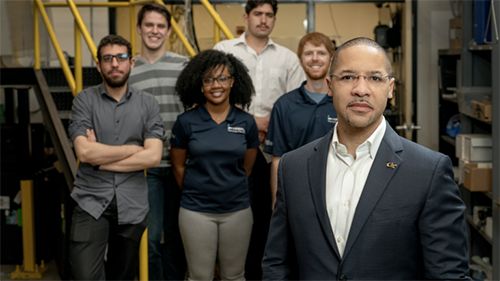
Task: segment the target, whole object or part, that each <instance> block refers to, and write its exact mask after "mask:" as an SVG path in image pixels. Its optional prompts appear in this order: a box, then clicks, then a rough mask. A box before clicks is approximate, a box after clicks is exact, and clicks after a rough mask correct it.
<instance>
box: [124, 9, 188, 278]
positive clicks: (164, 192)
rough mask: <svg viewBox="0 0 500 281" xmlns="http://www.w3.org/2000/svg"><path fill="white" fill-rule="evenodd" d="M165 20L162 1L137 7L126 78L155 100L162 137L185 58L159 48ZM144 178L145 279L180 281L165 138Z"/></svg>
mask: <svg viewBox="0 0 500 281" xmlns="http://www.w3.org/2000/svg"><path fill="white" fill-rule="evenodd" d="M170 19H171V15H170V13H169V12H168V10H167V9H166V8H165V6H163V5H162V4H158V3H152V4H146V5H144V6H143V7H142V8H141V9H140V10H139V13H138V14H137V32H138V33H139V35H140V36H141V39H142V44H141V53H140V54H138V55H136V56H134V59H135V67H134V69H132V71H131V73H130V79H129V83H130V85H132V86H133V87H134V88H137V89H140V90H143V91H146V92H148V93H151V94H152V95H153V96H154V97H155V98H156V100H158V103H159V105H160V115H161V119H162V120H163V126H164V128H165V135H166V137H170V135H171V130H172V127H173V126H174V123H175V120H176V119H177V115H179V114H180V113H181V112H183V111H184V110H183V106H182V104H181V102H180V100H179V97H177V96H176V95H175V83H176V82H177V77H178V76H179V74H180V73H181V71H182V69H184V65H185V63H187V61H188V59H187V58H186V57H184V56H181V55H178V54H175V53H172V52H168V51H165V39H166V38H168V36H169V34H170V32H171V30H172V27H171V26H170ZM147 181H148V194H149V213H148V265H149V279H150V280H162V279H165V280H183V279H184V275H185V272H186V258H185V256H184V248H183V246H182V240H181V236H180V233H179V223H178V217H179V207H180V200H181V190H180V189H179V187H178V186H177V184H176V183H175V179H174V177H173V174H172V169H171V165H170V142H168V141H166V142H164V146H163V157H162V159H161V163H160V166H159V167H158V168H151V169H148V170H147ZM162 238H163V245H162V244H161V241H162Z"/></svg>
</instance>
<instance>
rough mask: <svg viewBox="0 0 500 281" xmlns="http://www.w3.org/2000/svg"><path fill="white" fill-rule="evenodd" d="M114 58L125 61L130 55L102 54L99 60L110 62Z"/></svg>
mask: <svg viewBox="0 0 500 281" xmlns="http://www.w3.org/2000/svg"><path fill="white" fill-rule="evenodd" d="M114 58H116V61H117V62H125V61H127V60H128V59H130V56H129V55H128V54H121V53H120V54H116V55H103V56H101V58H100V61H102V62H105V63H111V62H113V59H114Z"/></svg>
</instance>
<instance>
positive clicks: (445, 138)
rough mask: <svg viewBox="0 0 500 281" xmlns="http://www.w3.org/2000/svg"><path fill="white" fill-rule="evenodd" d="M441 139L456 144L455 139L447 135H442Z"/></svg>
mask: <svg viewBox="0 0 500 281" xmlns="http://www.w3.org/2000/svg"><path fill="white" fill-rule="evenodd" d="M441 139H443V140H444V141H445V142H447V143H449V144H451V145H453V146H456V144H457V141H456V140H455V139H454V138H452V137H450V136H447V135H442V136H441Z"/></svg>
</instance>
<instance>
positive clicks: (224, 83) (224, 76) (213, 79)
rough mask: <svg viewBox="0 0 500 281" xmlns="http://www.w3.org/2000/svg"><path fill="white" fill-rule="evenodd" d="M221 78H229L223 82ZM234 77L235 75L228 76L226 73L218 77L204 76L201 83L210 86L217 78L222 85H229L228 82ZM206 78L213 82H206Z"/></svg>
mask: <svg viewBox="0 0 500 281" xmlns="http://www.w3.org/2000/svg"><path fill="white" fill-rule="evenodd" d="M220 78H227V81H226V82H221V81H220V80H219V79H220ZM231 78H233V76H226V75H221V76H219V77H217V78H212V77H208V78H202V79H201V83H203V86H205V87H210V86H212V85H213V84H214V82H215V80H217V83H219V85H221V86H224V85H227V83H229V79H231ZM205 79H210V80H211V82H210V83H205Z"/></svg>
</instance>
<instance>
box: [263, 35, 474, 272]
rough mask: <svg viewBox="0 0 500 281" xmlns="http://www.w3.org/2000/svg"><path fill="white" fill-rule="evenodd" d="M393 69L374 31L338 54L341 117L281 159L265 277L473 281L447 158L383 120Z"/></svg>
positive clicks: (335, 68)
mask: <svg viewBox="0 0 500 281" xmlns="http://www.w3.org/2000/svg"><path fill="white" fill-rule="evenodd" d="M390 74H391V64H390V60H389V58H388V57H387V54H386V52H385V50H384V49H383V48H382V47H381V46H380V45H378V44H377V43H376V42H375V41H373V40H371V39H368V38H355V39H352V40H350V41H348V42H346V43H345V44H343V45H342V46H341V47H340V48H339V49H338V50H337V51H336V52H335V54H334V57H333V60H332V64H331V66H330V73H329V77H328V78H327V81H328V86H329V92H328V94H329V95H330V96H332V97H333V105H334V106H335V109H336V111H337V116H338V122H337V125H336V126H335V128H334V129H333V130H332V131H330V133H329V134H327V135H326V136H325V137H323V138H321V139H318V140H316V141H313V142H311V143H309V144H307V145H305V146H302V147H301V148H299V149H296V150H294V151H292V152H289V153H286V154H284V155H283V156H282V158H281V161H280V163H279V167H278V192H277V201H276V206H275V210H274V212H273V216H272V221H271V227H270V231H269V240H268V243H267V246H266V252H265V255H264V259H263V261H262V270H263V280H287V279H292V278H296V279H301V280H342V281H343V280H367V279H369V280H420V279H430V280H470V278H469V277H467V276H466V274H467V272H468V271H469V265H468V249H467V231H466V229H465V220H464V211H465V205H464V203H463V201H462V200H461V198H460V195H459V190H458V187H457V185H456V183H455V182H454V180H453V178H454V176H453V169H452V165H451V161H450V159H449V157H448V156H446V155H443V154H441V153H438V152H435V151H432V150H429V149H427V148H424V147H422V146H420V145H418V144H416V143H413V142H411V141H408V140H406V139H404V138H402V137H400V136H399V135H397V134H396V132H395V131H394V130H393V129H392V128H391V127H390V126H388V125H387V122H386V121H385V118H384V117H383V115H382V113H383V112H384V109H385V107H386V104H387V99H389V98H392V91H393V87H394V78H392V77H391V76H390Z"/></svg>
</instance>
